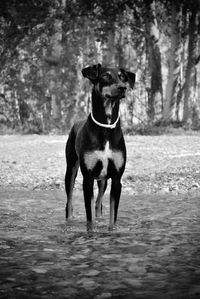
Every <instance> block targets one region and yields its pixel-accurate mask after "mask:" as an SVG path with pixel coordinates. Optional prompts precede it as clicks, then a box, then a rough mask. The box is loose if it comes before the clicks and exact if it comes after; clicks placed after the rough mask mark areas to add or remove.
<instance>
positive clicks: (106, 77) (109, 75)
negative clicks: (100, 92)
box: [102, 73, 112, 81]
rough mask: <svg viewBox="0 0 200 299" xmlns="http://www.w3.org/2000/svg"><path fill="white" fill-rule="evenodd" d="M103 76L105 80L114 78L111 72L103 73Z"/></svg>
mask: <svg viewBox="0 0 200 299" xmlns="http://www.w3.org/2000/svg"><path fill="white" fill-rule="evenodd" d="M102 78H103V80H105V81H110V80H112V76H111V74H110V73H105V74H103V75H102Z"/></svg>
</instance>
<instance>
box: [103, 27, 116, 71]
mask: <svg viewBox="0 0 200 299" xmlns="http://www.w3.org/2000/svg"><path fill="white" fill-rule="evenodd" d="M102 62H103V64H105V65H107V66H110V67H114V66H115V30H114V25H113V26H112V27H111V29H110V30H109V31H108V39H107V44H106V46H104V48H103V61H102Z"/></svg>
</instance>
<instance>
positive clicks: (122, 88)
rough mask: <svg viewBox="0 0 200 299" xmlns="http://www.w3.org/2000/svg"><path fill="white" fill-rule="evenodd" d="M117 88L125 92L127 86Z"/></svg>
mask: <svg viewBox="0 0 200 299" xmlns="http://www.w3.org/2000/svg"><path fill="white" fill-rule="evenodd" d="M117 89H118V90H119V91H121V92H125V91H126V87H125V86H119V87H118V88H117Z"/></svg>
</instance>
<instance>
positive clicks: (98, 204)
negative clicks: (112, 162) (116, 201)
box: [95, 180, 107, 217]
mask: <svg viewBox="0 0 200 299" xmlns="http://www.w3.org/2000/svg"><path fill="white" fill-rule="evenodd" d="M97 184H98V188H99V191H98V195H97V200H96V203H95V212H96V217H100V216H102V209H103V204H102V199H103V195H104V193H105V191H106V187H107V180H101V181H97Z"/></svg>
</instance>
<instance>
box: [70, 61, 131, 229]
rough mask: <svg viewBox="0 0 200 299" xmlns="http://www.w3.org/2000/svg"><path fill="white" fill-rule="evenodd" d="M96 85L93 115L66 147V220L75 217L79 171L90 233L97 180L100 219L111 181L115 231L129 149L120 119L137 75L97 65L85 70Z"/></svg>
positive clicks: (77, 128) (111, 225)
mask: <svg viewBox="0 0 200 299" xmlns="http://www.w3.org/2000/svg"><path fill="white" fill-rule="evenodd" d="M82 74H83V76H84V77H86V78H88V79H90V81H91V82H92V83H93V85H94V86H93V90H92V111H91V113H90V115H89V116H88V118H87V120H86V121H82V122H77V123H75V124H74V126H73V127H72V129H71V132H70V134H69V138H68V141H67V145H66V159H67V171H66V175H65V188H66V193H67V205H66V218H70V217H71V216H72V212H73V207H72V191H73V187H74V182H75V178H76V175H77V171H78V167H79V165H80V169H81V172H82V175H83V193H84V201H85V209H86V217H87V230H88V231H92V229H93V220H94V214H95V210H94V199H93V197H94V196H93V186H94V180H95V179H96V180H97V183H98V188H99V192H98V196H97V200H96V206H95V209H96V216H97V217H98V216H100V215H101V214H102V197H103V194H104V192H105V190H106V187H107V180H108V179H109V178H111V180H112V183H111V191H110V222H109V229H110V230H112V229H113V228H114V224H115V223H116V220H117V211H118V205H119V200H120V195H121V176H122V174H123V172H124V169H125V163H126V147H125V142H124V137H123V134H122V130H121V126H120V118H119V104H120V99H122V98H124V97H125V91H126V85H127V83H129V85H130V87H131V88H133V86H134V82H135V74H134V73H131V72H127V71H125V70H123V69H113V68H106V67H102V66H101V65H100V64H98V65H93V66H90V67H87V68H84V69H83V70H82Z"/></svg>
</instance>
